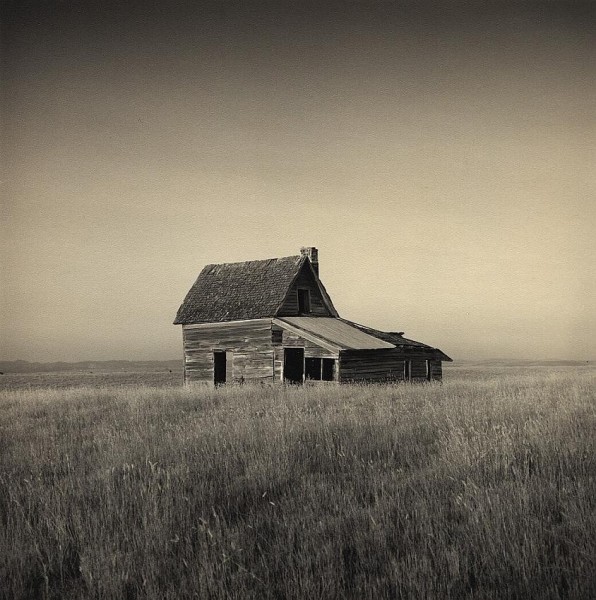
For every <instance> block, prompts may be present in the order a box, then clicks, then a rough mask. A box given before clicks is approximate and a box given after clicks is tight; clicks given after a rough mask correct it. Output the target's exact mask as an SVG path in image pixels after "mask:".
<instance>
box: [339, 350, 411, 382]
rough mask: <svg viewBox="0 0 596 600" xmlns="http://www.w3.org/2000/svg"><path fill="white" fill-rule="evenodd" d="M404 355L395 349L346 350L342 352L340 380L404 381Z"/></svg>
mask: <svg viewBox="0 0 596 600" xmlns="http://www.w3.org/2000/svg"><path fill="white" fill-rule="evenodd" d="M403 379H404V356H403V354H401V353H398V352H396V351H395V350H345V351H343V352H341V353H340V360H339V381H341V382H350V381H353V382H365V381H371V382H381V381H403Z"/></svg>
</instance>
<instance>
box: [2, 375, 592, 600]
mask: <svg viewBox="0 0 596 600" xmlns="http://www.w3.org/2000/svg"><path fill="white" fill-rule="evenodd" d="M452 377H453V376H452ZM593 384H594V372H593V371H590V370H582V369H568V370H561V371H560V372H558V373H555V374H549V372H548V371H541V372H540V371H537V374H536V375H534V376H532V377H529V376H527V374H526V375H524V376H523V377H522V376H513V377H499V378H494V379H490V378H489V379H486V380H478V379H477V380H475V381H473V382H471V383H467V382H466V381H465V380H463V379H460V380H457V381H447V382H446V383H445V384H444V385H442V386H441V385H419V386H416V385H414V386H412V385H396V386H387V387H378V386H371V387H362V386H359V387H351V386H325V387H305V388H302V389H300V388H290V387H288V388H286V387H263V388H260V387H259V388H256V387H250V386H243V387H236V388H226V389H219V390H206V389H194V390H184V389H151V388H121V389H114V388H111V389H109V388H104V389H101V388H99V389H93V388H78V389H72V390H52V389H46V390H23V391H11V392H4V393H3V394H2V396H1V397H0V597H2V598H10V599H13V598H14V599H17V598H127V599H132V598H154V599H158V598H159V599H161V598H192V597H194V598H214V599H217V598H237V599H250V598H254V599H265V598H280V599H282V598H309V599H310V598H324V599H327V598H330V599H340V598H354V599H366V598H399V597H403V598H424V599H426V598H466V597H469V598H541V599H542V598H544V599H546V598H566V597H568V598H588V597H594V596H595V595H596V583H595V582H596V579H595V577H596V575H595V573H596V542H595V539H596V403H595V400H594V395H593V392H594V385H593Z"/></svg>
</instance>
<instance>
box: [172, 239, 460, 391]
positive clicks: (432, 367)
mask: <svg viewBox="0 0 596 600" xmlns="http://www.w3.org/2000/svg"><path fill="white" fill-rule="evenodd" d="M300 252H301V253H300V255H297V256H288V257H285V258H272V259H269V260H254V261H248V262H240V263H227V264H220V265H207V266H206V267H205V268H204V269H203V270H202V271H201V273H200V275H199V277H198V279H197V280H196V281H195V283H194V285H193V286H192V288H191V289H190V291H189V292H188V294H187V295H186V298H185V299H184V302H183V303H182V306H181V307H180V308H179V310H178V314H177V315H176V320H175V321H174V323H175V324H178V325H182V336H183V344H184V381H185V383H191V382H204V383H212V384H215V385H218V384H223V383H226V382H244V381H246V382H248V381H261V382H273V381H279V382H287V383H303V382H304V381H306V380H311V381H337V382H350V381H352V382H365V381H403V380H406V381H436V380H440V379H441V376H442V370H441V362H442V361H451V359H450V358H449V357H448V356H447V355H445V354H443V352H441V351H440V350H438V349H437V348H431V347H430V346H427V345H426V344H421V343H420V342H415V341H413V340H409V339H406V338H404V337H403V332H401V333H394V332H391V333H385V332H383V331H377V330H376V329H371V328H370V327H365V326H363V325H359V324H357V323H353V322H351V321H347V320H346V319H342V318H340V316H339V315H338V314H337V311H336V310H335V307H334V306H333V302H332V301H331V298H330V297H329V294H328V293H327V291H326V290H325V287H324V286H323V284H322V282H321V280H320V279H319V261H318V251H317V249H316V248H302V249H301V250H300Z"/></svg>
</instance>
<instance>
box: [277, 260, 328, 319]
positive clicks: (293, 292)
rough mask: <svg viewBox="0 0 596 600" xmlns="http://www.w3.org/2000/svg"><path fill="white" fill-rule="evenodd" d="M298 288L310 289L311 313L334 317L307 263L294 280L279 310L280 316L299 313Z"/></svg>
mask: <svg viewBox="0 0 596 600" xmlns="http://www.w3.org/2000/svg"><path fill="white" fill-rule="evenodd" d="M298 288H301V289H306V290H309V291H310V313H309V314H310V315H313V316H316V317H332V316H333V315H332V314H331V313H330V312H329V309H328V308H327V306H326V305H325V301H324V299H323V296H322V294H321V291H320V290H319V286H318V285H317V282H316V281H315V278H314V276H313V274H312V272H311V270H310V268H309V266H308V265H307V264H304V265H303V266H302V268H301V269H300V273H299V274H298V277H297V278H296V280H295V281H294V283H293V285H292V287H291V288H290V292H289V294H288V296H287V298H286V299H285V301H284V303H283V304H282V306H281V308H280V309H279V311H278V312H277V316H278V317H297V316H298V315H299V313H298V293H297V290H298Z"/></svg>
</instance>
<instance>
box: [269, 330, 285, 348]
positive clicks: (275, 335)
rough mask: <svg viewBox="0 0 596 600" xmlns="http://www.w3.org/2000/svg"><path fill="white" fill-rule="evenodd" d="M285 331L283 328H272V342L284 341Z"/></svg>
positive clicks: (277, 343)
mask: <svg viewBox="0 0 596 600" xmlns="http://www.w3.org/2000/svg"><path fill="white" fill-rule="evenodd" d="M283 337H284V332H283V330H282V329H272V330H271V343H272V344H275V345H279V344H281V343H282V342H283Z"/></svg>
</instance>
